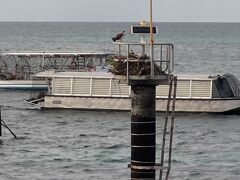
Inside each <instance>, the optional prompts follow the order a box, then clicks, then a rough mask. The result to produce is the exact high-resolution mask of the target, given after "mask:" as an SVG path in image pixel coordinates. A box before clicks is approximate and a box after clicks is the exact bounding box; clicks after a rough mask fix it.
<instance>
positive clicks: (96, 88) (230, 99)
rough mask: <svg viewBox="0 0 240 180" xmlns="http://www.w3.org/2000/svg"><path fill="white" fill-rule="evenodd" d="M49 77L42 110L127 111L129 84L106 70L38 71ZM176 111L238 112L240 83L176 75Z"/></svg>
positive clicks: (161, 98) (159, 96)
mask: <svg viewBox="0 0 240 180" xmlns="http://www.w3.org/2000/svg"><path fill="white" fill-rule="evenodd" d="M36 76H37V77H41V78H45V79H47V80H48V83H47V84H49V87H48V93H47V95H46V96H45V97H44V100H43V102H41V103H40V106H41V108H42V109H50V108H61V109H86V110H118V111H129V110H130V101H131V100H130V92H131V89H130V86H128V85H127V84H123V83H121V81H120V80H119V79H116V77H115V76H114V75H113V74H111V73H108V72H54V71H52V72H49V71H46V72H40V73H38V74H36ZM177 76H178V85H177V93H176V112H206V113H225V114H240V82H239V80H238V79H237V78H236V77H235V76H233V75H232V74H224V75H221V76H220V75H216V76H209V75H177ZM168 92H169V85H159V86H157V88H156V110H157V111H158V112H165V111H166V106H167V96H168Z"/></svg>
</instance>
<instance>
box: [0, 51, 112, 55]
mask: <svg viewBox="0 0 240 180" xmlns="http://www.w3.org/2000/svg"><path fill="white" fill-rule="evenodd" d="M112 54H113V53H111V52H105V51H104V52H45V51H43V52H35V51H32V52H3V53H0V56H104V55H112Z"/></svg>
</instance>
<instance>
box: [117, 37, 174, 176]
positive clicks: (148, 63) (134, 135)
mask: <svg viewBox="0 0 240 180" xmlns="http://www.w3.org/2000/svg"><path fill="white" fill-rule="evenodd" d="M115 44H116V45H118V46H119V48H118V49H119V53H118V56H117V57H115V59H114V62H115V63H114V67H113V73H115V78H118V79H119V80H120V81H121V82H122V83H125V84H127V85H129V86H131V95H130V97H131V164H130V165H129V167H130V168H131V179H132V180H140V179H148V180H150V179H151V180H155V179H156V169H160V170H159V179H160V180H163V179H165V180H167V179H168V177H169V173H170V169H171V153H172V142H173V125H174V116H175V114H174V111H175V98H176V84H177V78H176V76H174V75H173V74H172V72H173V63H174V56H173V55H174V48H173V45H172V44H164V43H154V44H153V45H152V46H153V47H154V48H155V51H150V54H151V53H152V52H153V53H154V59H151V58H150V57H149V56H148V55H147V53H146V52H149V51H148V50H149V49H150V48H151V44H150V43H144V42H141V43H123V42H117V43H115ZM158 85H169V87H170V88H169V93H168V103H167V107H166V115H165V121H164V125H163V134H162V142H161V151H160V152H161V155H160V157H161V160H160V163H157V162H156V153H157V145H156V134H157V132H156V126H157V122H156V86H158ZM167 142H168V143H167ZM166 147H167V148H166ZM165 164H167V165H165Z"/></svg>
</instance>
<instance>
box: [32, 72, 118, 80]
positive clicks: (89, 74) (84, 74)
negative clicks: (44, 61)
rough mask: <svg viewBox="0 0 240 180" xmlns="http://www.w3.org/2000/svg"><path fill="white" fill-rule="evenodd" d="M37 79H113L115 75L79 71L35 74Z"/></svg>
mask: <svg viewBox="0 0 240 180" xmlns="http://www.w3.org/2000/svg"><path fill="white" fill-rule="evenodd" d="M34 76H36V77H47V78H53V77H99V78H101V77H103V78H106V77H108V78H113V77H114V75H113V74H112V73H107V72H96V71H92V72H79V71H43V72H39V73H37V74H35V75H34Z"/></svg>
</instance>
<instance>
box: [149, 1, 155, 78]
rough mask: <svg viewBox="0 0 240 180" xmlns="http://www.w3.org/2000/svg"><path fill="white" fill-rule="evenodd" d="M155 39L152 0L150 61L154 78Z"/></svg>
mask: <svg viewBox="0 0 240 180" xmlns="http://www.w3.org/2000/svg"><path fill="white" fill-rule="evenodd" d="M153 46H154V39H153V18H152V0H150V62H151V78H152V79H154V62H153V61H154V47H153Z"/></svg>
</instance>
